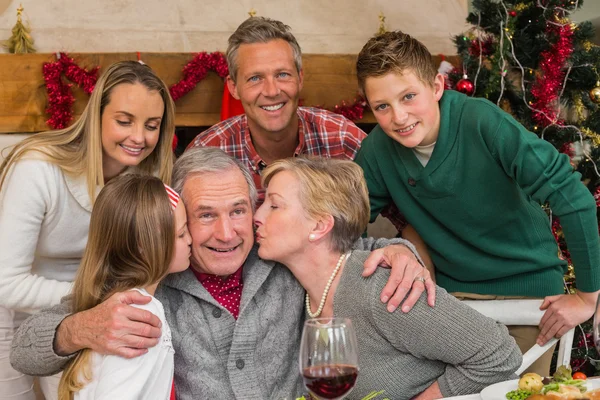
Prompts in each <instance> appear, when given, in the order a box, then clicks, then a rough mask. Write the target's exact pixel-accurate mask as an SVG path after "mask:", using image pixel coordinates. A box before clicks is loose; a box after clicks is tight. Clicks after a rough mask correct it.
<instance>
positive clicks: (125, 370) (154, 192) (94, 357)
mask: <svg viewBox="0 0 600 400" xmlns="http://www.w3.org/2000/svg"><path fill="white" fill-rule="evenodd" d="M107 233H109V234H107ZM191 242H192V239H191V236H190V234H189V232H188V229H187V218H186V213H185V207H184V205H183V202H182V201H180V198H179V195H177V193H176V192H175V191H174V190H173V189H171V188H170V187H168V186H165V185H164V184H163V183H162V182H161V181H160V180H159V179H158V178H154V177H151V176H141V175H125V176H121V177H118V178H115V179H114V180H113V181H111V182H109V183H108V184H107V185H106V186H105V187H104V188H103V189H102V191H101V192H100V194H99V195H98V200H97V201H96V204H95V205H94V211H93V212H92V218H91V222H90V233H89V240H88V244H87V246H86V248H85V253H84V256H83V260H82V262H81V267H80V268H79V272H78V273H77V279H76V280H75V285H74V287H73V311H75V312H79V311H84V310H88V309H90V308H92V307H95V306H96V305H98V304H100V303H101V302H103V301H104V300H106V299H107V298H108V297H110V296H111V295H112V294H114V293H118V292H123V291H126V290H137V291H139V292H140V293H142V294H143V295H146V296H152V300H151V302H150V303H148V304H146V305H143V306H137V305H136V307H139V308H142V309H145V310H148V311H150V312H152V313H153V314H155V315H156V316H157V317H159V318H160V320H161V323H162V337H161V339H160V341H159V343H158V345H156V346H154V347H152V348H150V349H149V350H148V352H147V353H146V354H144V355H143V356H140V357H135V358H131V359H128V358H123V357H119V356H114V355H102V354H99V353H96V352H93V351H92V350H89V349H88V350H83V351H81V352H80V353H79V354H78V355H77V356H76V357H75V358H74V359H73V360H72V361H71V362H70V363H69V364H68V366H67V367H66V369H65V371H64V373H63V376H62V379H61V381H60V386H59V400H71V399H76V400H101V399H106V400H109V399H122V400H127V399H132V400H133V399H157V400H166V399H168V398H169V397H170V394H171V387H172V382H173V370H174V368H173V359H174V350H173V346H172V345H171V330H170V329H169V325H168V323H167V321H166V319H165V312H164V308H163V305H162V303H161V302H160V301H159V300H157V299H156V298H154V297H153V296H154V292H155V291H156V287H157V286H158V283H159V282H160V281H161V280H162V279H163V278H164V277H165V276H166V275H167V274H168V273H174V272H181V271H184V270H185V269H187V268H188V266H189V264H190V244H191Z"/></svg>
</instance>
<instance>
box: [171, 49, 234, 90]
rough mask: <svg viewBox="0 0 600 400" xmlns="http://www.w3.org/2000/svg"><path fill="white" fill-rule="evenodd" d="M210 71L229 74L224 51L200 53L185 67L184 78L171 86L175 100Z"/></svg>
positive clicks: (221, 74) (223, 74) (220, 74)
mask: <svg viewBox="0 0 600 400" xmlns="http://www.w3.org/2000/svg"><path fill="white" fill-rule="evenodd" d="M208 71H215V72H216V73H217V75H219V76H220V77H221V78H225V77H226V76H227V75H228V74H229V69H228V68H227V61H226V60H225V57H224V56H223V54H222V53H219V52H215V53H207V52H202V53H198V54H197V55H196V56H195V57H194V59H193V60H192V61H190V62H189V63H187V65H186V66H185V67H184V68H183V79H181V80H180V81H179V82H177V83H176V84H174V85H173V86H171V88H170V89H169V91H170V92H171V97H173V101H177V100H178V99H180V98H181V97H183V96H184V95H186V94H187V93H188V92H190V91H191V90H192V89H194V88H195V87H196V85H197V84H198V82H200V81H201V80H202V79H204V78H205V77H206V74H208Z"/></svg>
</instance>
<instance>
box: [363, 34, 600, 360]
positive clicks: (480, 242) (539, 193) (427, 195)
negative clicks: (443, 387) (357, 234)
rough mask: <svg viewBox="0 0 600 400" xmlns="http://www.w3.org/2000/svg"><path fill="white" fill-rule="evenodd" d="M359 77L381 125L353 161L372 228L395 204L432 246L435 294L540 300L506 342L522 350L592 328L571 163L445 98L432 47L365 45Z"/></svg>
mask: <svg viewBox="0 0 600 400" xmlns="http://www.w3.org/2000/svg"><path fill="white" fill-rule="evenodd" d="M357 74H358V82H359V87H360V90H361V91H362V92H363V93H364V95H365V96H366V99H367V101H368V102H369V106H370V107H371V109H372V110H373V114H374V115H375V118H376V119H377V122H378V123H379V124H378V126H376V127H375V129H373V131H372V132H371V133H370V134H369V136H368V137H367V138H366V139H365V140H364V141H363V143H362V147H361V150H360V152H359V154H358V156H357V158H356V162H358V163H359V164H360V165H361V166H362V168H363V170H364V172H365V178H366V180H367V184H368V187H369V197H370V201H371V220H372V221H373V220H375V218H376V217H377V215H378V214H379V213H380V211H381V210H382V209H383V208H384V207H385V206H387V205H388V204H390V203H392V202H393V203H395V204H396V206H397V207H398V209H399V210H400V212H402V213H403V214H404V216H405V217H406V220H407V221H408V223H409V224H411V225H412V226H413V227H414V228H415V229H416V230H417V232H418V233H419V234H420V235H421V237H422V238H423V240H424V242H425V243H426V244H427V246H428V248H429V251H430V255H431V258H432V259H433V262H434V264H435V276H436V280H437V284H438V285H440V286H441V287H443V288H445V289H446V290H448V291H449V292H453V293H456V294H458V293H460V294H462V295H463V297H467V298H469V297H470V298H506V297H537V298H542V297H543V298H544V302H543V304H542V307H541V308H542V309H543V310H546V312H545V314H544V317H543V318H542V320H541V322H540V325H539V330H538V328H537V327H515V329H514V330H513V332H511V334H513V333H514V335H513V336H519V335H523V334H524V335H525V336H528V337H529V343H526V342H527V340H521V341H520V340H517V341H518V342H519V341H520V342H521V343H519V345H520V346H522V347H521V349H522V350H527V349H528V348H529V347H531V346H532V345H533V344H534V343H535V342H536V341H537V343H538V344H540V345H541V344H544V343H546V342H547V341H548V340H549V339H550V338H552V337H553V336H556V337H560V336H562V335H563V334H564V333H566V332H567V331H568V330H570V329H571V328H573V327H574V326H576V325H577V324H579V323H581V322H583V321H585V320H587V319H589V318H590V317H591V316H592V315H593V313H594V310H595V304H596V298H597V294H598V290H599V289H600V241H599V238H598V224H597V219H596V204H595V201H594V198H593V196H592V195H591V194H590V193H589V191H588V190H587V189H586V188H585V186H584V185H583V184H582V183H581V181H580V179H581V175H580V174H579V173H577V172H574V170H573V168H572V166H571V165H570V163H569V158H568V156H567V155H564V154H560V153H559V152H558V151H557V150H556V149H555V148H554V147H553V146H552V145H551V144H550V143H548V142H546V141H544V140H542V139H540V138H538V137H537V136H536V135H535V134H533V133H531V132H529V131H527V130H526V129H525V128H524V127H523V126H522V125H521V124H519V123H518V122H517V121H515V120H514V119H513V118H512V117H511V116H510V115H509V114H507V113H505V112H504V111H502V110H501V109H499V108H498V107H496V106H495V105H494V104H492V103H491V102H489V101H487V100H485V99H480V98H473V97H468V96H465V95H464V94H461V93H458V92H455V91H446V92H444V78H443V77H442V75H440V74H439V73H438V72H437V70H436V68H435V66H434V65H433V62H432V59H431V54H430V53H429V51H428V50H427V48H426V47H425V46H423V44H422V43H420V42H419V41H417V40H416V39H414V38H412V37H411V36H409V35H407V34H404V33H402V32H399V31H396V32H388V33H385V34H383V35H379V36H376V37H373V38H371V39H370V40H369V41H368V42H367V44H366V45H365V46H364V47H363V49H362V50H361V52H360V54H359V56H358V61H357ZM546 202H548V203H549V204H550V207H551V208H552V211H553V213H554V215H556V216H557V217H559V218H560V222H561V224H562V227H563V231H564V233H565V238H566V240H567V245H568V246H569V250H570V252H571V257H572V261H573V264H574V266H575V269H576V276H577V287H578V291H577V293H576V294H572V295H570V294H568V295H567V294H563V293H564V289H563V275H564V273H565V271H566V262H565V260H564V259H563V258H562V257H560V254H559V252H558V249H557V244H556V242H555V240H554V237H553V235H552V232H551V226H550V221H549V218H548V216H547V215H546V213H545V212H544V211H543V210H542V208H541V206H540V204H543V203H546ZM465 294H466V295H465ZM527 329H533V331H529V332H525V333H523V330H527ZM517 331H519V332H517ZM549 356H550V357H551V354H550V355H549ZM542 363H543V364H547V367H546V366H541V369H539V368H540V365H539V364H538V366H537V368H538V369H539V370H541V371H543V370H547V369H549V363H550V360H549V358H548V359H546V360H545V361H542Z"/></svg>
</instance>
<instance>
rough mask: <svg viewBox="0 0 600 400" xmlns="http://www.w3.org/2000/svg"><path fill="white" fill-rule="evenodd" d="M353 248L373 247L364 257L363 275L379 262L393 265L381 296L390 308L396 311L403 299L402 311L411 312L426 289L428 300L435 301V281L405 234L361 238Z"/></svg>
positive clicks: (383, 265)
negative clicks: (405, 237) (379, 237)
mask: <svg viewBox="0 0 600 400" xmlns="http://www.w3.org/2000/svg"><path fill="white" fill-rule="evenodd" d="M354 249H355V250H370V251H371V255H370V256H369V258H367V260H366V261H365V265H364V267H365V269H364V271H363V276H370V275H372V274H373V273H374V272H375V270H376V269H377V267H378V266H382V267H390V268H391V273H390V278H389V280H388V282H387V284H386V285H385V287H384V288H383V290H382V291H381V296H380V300H381V302H382V303H387V310H388V311H389V312H393V311H395V310H396V308H398V306H399V305H400V304H401V303H402V312H409V311H410V310H411V309H412V307H413V306H414V305H415V303H416V302H417V300H418V299H419V297H421V294H422V293H423V292H424V291H425V289H427V303H428V304H429V305H430V306H431V307H433V306H434V305H435V282H434V281H433V279H431V273H430V272H429V270H428V269H426V268H424V263H423V260H422V259H421V257H420V255H419V253H418V252H417V250H416V248H415V246H414V245H413V244H412V243H411V242H409V241H408V240H406V239H402V238H393V239H374V238H361V239H359V240H358V241H357V242H356V243H355V245H354ZM407 295H408V297H407ZM405 298H406V299H405ZM403 300H404V302H403Z"/></svg>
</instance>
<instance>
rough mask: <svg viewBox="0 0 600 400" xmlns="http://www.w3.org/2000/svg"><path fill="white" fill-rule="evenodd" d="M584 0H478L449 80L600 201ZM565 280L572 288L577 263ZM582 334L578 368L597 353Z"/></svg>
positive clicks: (598, 51)
mask: <svg viewBox="0 0 600 400" xmlns="http://www.w3.org/2000/svg"><path fill="white" fill-rule="evenodd" d="M582 5H583V2H582V1H581V0H579V1H578V0H500V1H498V0H474V1H473V8H474V9H473V12H471V13H469V16H468V17H467V22H469V23H470V24H471V25H472V27H471V29H469V30H468V31H467V32H464V33H463V34H460V35H458V36H456V37H455V38H454V41H455V44H456V47H457V50H458V54H459V55H460V57H461V59H462V65H461V66H458V67H457V68H455V69H454V70H453V71H451V72H450V73H449V80H448V82H447V85H448V86H449V87H451V88H454V89H456V90H458V91H461V92H463V93H465V94H467V95H472V96H477V97H485V98H486V99H488V100H490V101H492V102H494V103H496V104H497V105H498V106H500V107H501V108H502V109H504V110H505V111H507V112H509V113H510V114H512V115H513V116H514V117H515V118H516V119H517V120H518V121H519V122H521V123H522V124H523V125H524V126H525V127H526V128H527V129H529V130H530V131H531V132H534V133H535V134H537V135H538V136H540V137H541V138H543V139H544V140H547V141H549V142H550V143H552V144H553V145H554V146H555V147H556V148H557V149H558V150H559V151H560V152H562V153H565V154H567V155H568V156H569V157H570V159H571V165H573V168H574V169H576V170H577V171H578V172H580V173H581V175H582V181H583V183H584V184H585V185H586V186H587V188H588V189H589V190H590V192H592V194H594V197H595V198H596V206H597V207H598V206H600V172H599V169H600V107H599V104H600V47H598V46H595V45H594V44H592V42H591V39H592V38H593V37H594V29H593V26H592V24H591V23H590V22H583V23H581V24H574V23H572V22H571V21H570V20H569V15H570V14H571V13H572V12H574V11H575V10H577V9H579V8H581V7H582ZM548 213H549V215H551V210H549V209H548ZM596 215H597V218H598V217H600V214H599V213H597V214H596ZM552 228H553V231H554V234H555V237H556V239H557V241H558V242H559V244H560V246H561V250H562V252H563V255H564V256H565V258H567V259H569V252H568V248H567V247H566V244H565V242H564V239H563V235H562V230H561V228H560V221H559V220H558V219H556V218H554V219H553V221H552ZM570 264H571V262H570V260H569V265H570ZM566 278H567V279H566V282H567V283H568V285H570V286H571V287H570V288H569V289H570V290H573V285H574V275H573V269H572V266H571V265H570V266H569V274H568V275H567V277H566ZM587 328H588V329H589V324H588V325H587ZM580 332H581V331H579V330H578V332H577V334H578V335H577V336H578V337H576V340H575V343H574V346H576V349H575V351H574V353H573V355H572V360H573V367H574V369H577V368H580V367H584V365H586V366H587V367H590V363H588V362H587V361H589V360H590V357H589V356H590V354H592V353H590V352H588V351H587V347H589V346H584V345H585V344H588V343H589V339H590V334H589V332H585V333H583V335H580ZM579 336H581V337H579ZM580 342H581V343H583V344H581V343H580ZM592 347H593V346H592ZM590 350H591V349H590ZM592 358H598V357H597V354H596V353H593V354H592ZM588 372H590V371H589V370H588ZM592 372H593V371H592Z"/></svg>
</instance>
